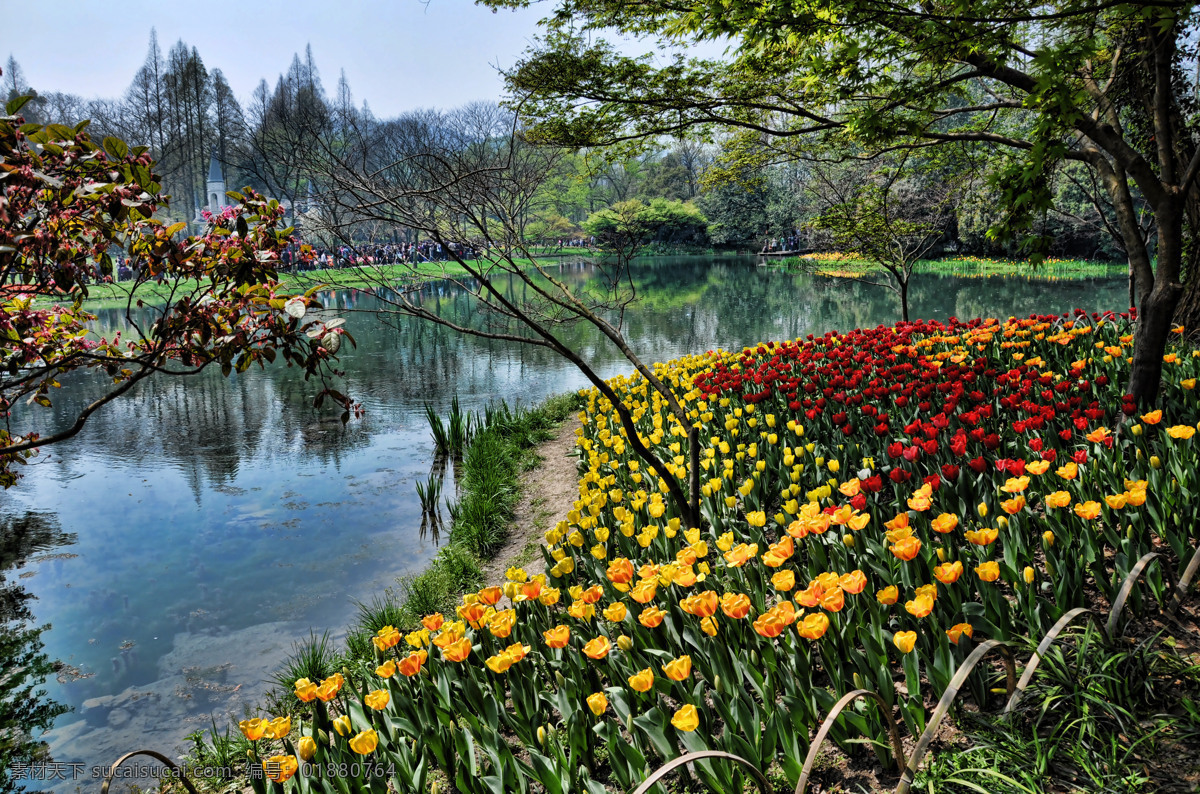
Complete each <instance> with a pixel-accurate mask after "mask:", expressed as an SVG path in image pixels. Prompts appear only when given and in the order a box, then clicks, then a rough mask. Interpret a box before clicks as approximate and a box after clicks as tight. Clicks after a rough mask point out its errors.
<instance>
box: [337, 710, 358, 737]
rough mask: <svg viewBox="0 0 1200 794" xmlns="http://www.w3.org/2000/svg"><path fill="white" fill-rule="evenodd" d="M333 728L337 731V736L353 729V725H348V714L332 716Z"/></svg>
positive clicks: (344, 734) (346, 733)
mask: <svg viewBox="0 0 1200 794" xmlns="http://www.w3.org/2000/svg"><path fill="white" fill-rule="evenodd" d="M333 729H334V730H335V731H337V734H338V736H346V735H348V734H349V733H350V732H351V731H352V730H354V728H353V726H351V725H350V715H349V714H343V715H342V716H340V717H336V718H334V720H333Z"/></svg>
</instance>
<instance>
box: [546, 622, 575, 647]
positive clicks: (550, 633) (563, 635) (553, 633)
mask: <svg viewBox="0 0 1200 794" xmlns="http://www.w3.org/2000/svg"><path fill="white" fill-rule="evenodd" d="M542 637H544V638H545V640H546V645H547V646H548V647H550V648H565V647H566V645H567V642H568V641H569V640H570V639H571V629H570V628H569V627H567V626H555V627H554V628H552V629H547V630H546V631H543V632H542Z"/></svg>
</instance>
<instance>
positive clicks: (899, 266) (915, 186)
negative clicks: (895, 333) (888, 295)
mask: <svg viewBox="0 0 1200 794" xmlns="http://www.w3.org/2000/svg"><path fill="white" fill-rule="evenodd" d="M906 163H907V158H905V159H904V160H902V161H901V162H900V163H899V164H898V165H896V166H894V167H891V168H888V167H879V166H877V165H875V166H870V165H867V164H865V163H862V162H845V163H840V164H837V165H828V164H816V165H814V167H813V169H812V175H813V177H814V179H813V181H812V182H810V183H809V190H810V191H811V192H812V193H813V194H814V196H815V197H816V198H817V201H818V204H819V205H823V206H821V213H820V215H818V216H817V218H816V219H815V220H813V221H812V222H811V226H812V228H814V229H816V230H820V231H824V232H826V233H828V234H829V236H830V237H831V239H832V241H833V243H834V245H835V246H837V247H838V248H839V249H841V250H842V251H845V252H851V251H853V252H855V253H857V254H858V255H859V256H860V257H861V258H862V259H863V260H865V261H867V262H869V263H871V264H873V265H876V266H877V267H879V268H880V269H881V270H882V271H883V274H882V275H883V279H881V280H876V279H873V278H867V277H865V276H856V277H853V278H854V280H855V281H861V282H862V283H864V284H870V285H872V286H877V287H884V288H886V289H890V290H891V291H892V292H894V293H896V295H897V296H898V297H899V298H900V312H901V319H903V320H904V321H905V322H907V321H908V319H909V312H908V284H909V281H910V279H911V278H912V273H913V268H914V267H915V266H916V264H917V261H918V260H920V259H921V258H923V257H924V256H926V255H927V254H928V253H929V252H930V251H931V250H932V249H933V248H934V246H935V245H937V243H938V242H939V241H940V240H941V239H942V237H943V230H944V227H945V224H946V222H947V219H948V217H949V215H950V209H951V207H950V204H951V198H952V197H953V195H954V191H952V189H951V187H950V186H949V185H948V184H947V183H946V182H944V181H940V180H938V179H930V178H918V177H917V176H914V175H905V173H904V168H905V165H906Z"/></svg>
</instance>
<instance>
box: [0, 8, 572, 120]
mask: <svg viewBox="0 0 1200 794" xmlns="http://www.w3.org/2000/svg"><path fill="white" fill-rule="evenodd" d="M549 11H550V7H549V6H548V5H546V4H540V7H539V4H535V7H534V8H532V9H524V10H520V11H516V12H513V11H500V12H498V13H495V14H493V13H492V12H491V11H490V10H488V9H486V8H481V7H479V6H476V5H475V4H474V3H473V2H470V0H429V2H421V0H391V2H376V3H367V2H364V1H363V0H320V1H319V2H314V0H290V2H281V0H255V1H254V2H246V0H235V2H232V3H228V4H225V3H217V4H214V3H197V2H189V3H182V2H177V0H125V1H124V2H121V3H119V4H116V5H114V4H110V3H103V2H93V1H92V0H63V2H60V3H59V4H56V5H55V12H54V13H41V12H38V13H30V6H29V3H28V0H0V19H9V20H13V19H20V20H21V24H20V25H19V26H15V25H14V26H11V27H9V29H8V30H5V31H3V32H2V33H0V64H2V63H4V62H7V60H8V57H9V55H10V54H11V55H12V56H14V57H15V58H16V59H17V62H18V63H19V64H20V66H21V70H22V72H23V73H24V76H25V79H26V81H27V82H28V83H29V84H30V85H31V86H32V87H33V88H35V89H36V90H38V91H43V92H44V91H64V92H68V93H73V94H79V95H82V96H84V97H86V98H92V97H114V98H115V97H119V96H121V95H123V94H124V92H125V89H126V88H127V87H128V86H129V84H130V82H131V81H132V79H133V75H134V73H135V72H136V71H137V69H138V68H139V67H140V66H141V65H142V63H143V62H144V61H145V59H146V52H147V47H148V45H149V40H150V29H151V28H155V29H156V30H157V32H158V41H159V45H160V46H161V47H162V50H163V53H164V55H165V54H166V51H167V50H168V49H169V48H170V46H171V45H172V44H174V43H175V41H177V40H178V39H183V40H184V41H185V42H187V44H188V45H189V46H195V47H196V48H197V49H198V50H199V52H200V56H201V58H203V60H204V64H205V66H206V67H208V69H209V70H210V71H211V70H212V69H220V70H221V71H222V72H223V73H224V75H225V79H226V80H228V81H229V84H230V85H231V86H232V87H233V90H234V92H235V93H236V94H237V96H238V99H239V100H240V101H242V102H243V104H245V102H246V100H247V99H248V98H249V96H250V93H251V91H253V89H254V87H255V86H256V85H257V84H258V81H259V80H260V79H262V78H266V79H267V82H268V84H270V85H271V86H272V87H274V84H275V81H276V79H277V78H278V76H279V75H280V74H281V73H282V72H284V71H286V69H287V67H288V64H289V63H291V60H292V55H293V53H297V52H298V53H300V54H301V57H302V58H303V53H304V48H305V45H307V44H311V45H312V49H313V56H314V58H315V60H316V63H317V66H318V68H319V69H320V71H321V81H322V83H323V84H324V86H325V90H326V91H327V92H329V93H330V94H332V93H333V91H334V90H335V88H336V86H337V81H338V74H339V71H340V70H341V69H345V71H346V78H347V80H349V82H350V87H351V90H352V91H353V92H354V98H355V101H356V103H358V104H359V105H361V104H362V101H363V99H366V100H367V101H368V102H369V103H370V106H371V110H372V112H373V113H374V114H375V115H376V116H382V117H387V116H394V115H396V114H398V113H401V112H403V111H406V110H411V109H414V108H418V107H440V108H450V107H455V106H458V105H462V104H465V103H467V102H471V101H475V100H480V99H499V98H500V96H501V95H502V93H503V80H502V78H501V77H500V75H499V73H498V72H497V69H496V67H497V66H500V67H511V66H512V65H513V64H514V63H515V62H516V60H517V59H518V58H519V57H520V55H521V53H522V52H523V51H524V50H525V48H526V47H528V46H529V45H530V44H531V43H532V39H533V36H534V35H535V34H536V32H537V21H538V20H539V19H540V18H541V17H543V16H545V15H546V14H547V13H548V12H549Z"/></svg>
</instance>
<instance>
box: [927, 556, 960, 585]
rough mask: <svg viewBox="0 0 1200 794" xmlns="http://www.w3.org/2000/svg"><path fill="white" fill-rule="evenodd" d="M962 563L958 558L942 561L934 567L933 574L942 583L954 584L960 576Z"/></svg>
mask: <svg viewBox="0 0 1200 794" xmlns="http://www.w3.org/2000/svg"><path fill="white" fill-rule="evenodd" d="M962 572H963V564H962V563H961V562H959V561H958V560H955V561H954V562H946V563H942V564H941V565H938V566H936V567H934V569H933V576H934V578H935V579H937V580H938V581H939V582H941V583H942V584H948V585H949V584H954V583H955V582H957V581H958V577H960V576H962Z"/></svg>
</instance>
